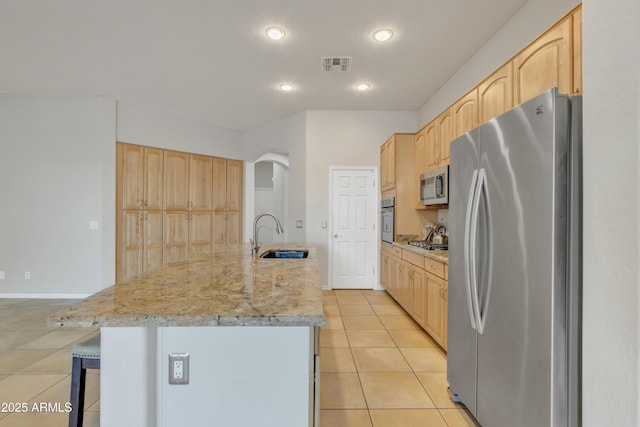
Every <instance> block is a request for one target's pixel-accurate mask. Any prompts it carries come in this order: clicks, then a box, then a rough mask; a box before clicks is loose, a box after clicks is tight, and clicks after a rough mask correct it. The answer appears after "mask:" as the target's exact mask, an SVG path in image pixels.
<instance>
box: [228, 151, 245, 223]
mask: <svg viewBox="0 0 640 427" xmlns="http://www.w3.org/2000/svg"><path fill="white" fill-rule="evenodd" d="M227 209H229V210H233V211H239V210H241V209H242V160H227Z"/></svg>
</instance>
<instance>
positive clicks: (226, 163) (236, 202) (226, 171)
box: [213, 158, 243, 245]
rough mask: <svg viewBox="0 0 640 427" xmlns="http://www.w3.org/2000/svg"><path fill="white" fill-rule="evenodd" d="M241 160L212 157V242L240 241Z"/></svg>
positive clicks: (218, 243)
mask: <svg viewBox="0 0 640 427" xmlns="http://www.w3.org/2000/svg"><path fill="white" fill-rule="evenodd" d="M242 177H243V163H242V161H241V160H231V159H221V158H214V159H213V199H214V214H213V244H214V245H227V244H235V243H239V242H241V241H242V220H241V215H240V213H241V212H242V187H243V179H242Z"/></svg>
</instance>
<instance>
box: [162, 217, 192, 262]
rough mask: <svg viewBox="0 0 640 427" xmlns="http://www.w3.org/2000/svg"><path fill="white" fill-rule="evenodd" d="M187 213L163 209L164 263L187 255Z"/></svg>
mask: <svg viewBox="0 0 640 427" xmlns="http://www.w3.org/2000/svg"><path fill="white" fill-rule="evenodd" d="M188 215H189V213H188V212H187V211H165V213H164V254H163V255H164V257H163V259H164V263H165V264H166V263H169V262H172V261H176V260H179V259H183V258H186V257H187V256H188V255H189V246H188V243H189V242H188V241H189V221H188Z"/></svg>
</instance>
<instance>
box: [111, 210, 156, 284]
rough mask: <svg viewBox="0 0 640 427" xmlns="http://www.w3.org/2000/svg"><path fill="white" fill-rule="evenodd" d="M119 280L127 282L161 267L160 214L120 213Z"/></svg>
mask: <svg viewBox="0 0 640 427" xmlns="http://www.w3.org/2000/svg"><path fill="white" fill-rule="evenodd" d="M121 221H122V227H123V238H122V265H121V269H122V272H121V276H120V277H121V279H122V280H127V279H130V278H132V277H134V276H137V275H138V274H140V273H143V272H144V271H147V270H150V269H153V268H155V267H158V266H160V265H162V212H161V211H142V210H127V211H123V212H122V219H121Z"/></svg>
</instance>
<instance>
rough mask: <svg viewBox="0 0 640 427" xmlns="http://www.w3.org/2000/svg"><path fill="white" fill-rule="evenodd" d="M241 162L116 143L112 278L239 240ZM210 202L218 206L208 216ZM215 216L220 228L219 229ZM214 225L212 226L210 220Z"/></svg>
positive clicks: (212, 206) (141, 271)
mask: <svg viewBox="0 0 640 427" xmlns="http://www.w3.org/2000/svg"><path fill="white" fill-rule="evenodd" d="M242 179H243V162H242V161H241V160H231V159H223V158H217V157H211V156H205V155H199V154H191V153H184V152H179V151H171V150H162V149H159V148H152V147H143V146H139V145H132V144H125V143H120V142H118V143H117V144H116V209H117V211H118V214H117V216H116V248H117V249H116V277H117V278H118V280H119V281H124V280H127V279H130V278H132V277H134V276H136V275H138V274H141V273H144V272H146V271H149V270H150V269H153V268H156V267H158V266H160V265H162V264H163V263H167V262H171V261H175V260H178V259H181V258H185V257H188V256H192V255H197V254H200V253H204V252H208V251H210V250H211V248H212V247H213V241H214V238H218V240H220V238H219V235H218V234H216V233H220V232H221V233H222V236H223V243H224V244H231V243H240V242H241V241H242V186H243V182H242ZM214 206H222V212H221V215H217V214H216V215H215V216H214ZM220 218H222V220H223V225H224V227H223V228H222V231H220V229H219V222H216V221H219V220H220ZM216 224H217V225H216Z"/></svg>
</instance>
